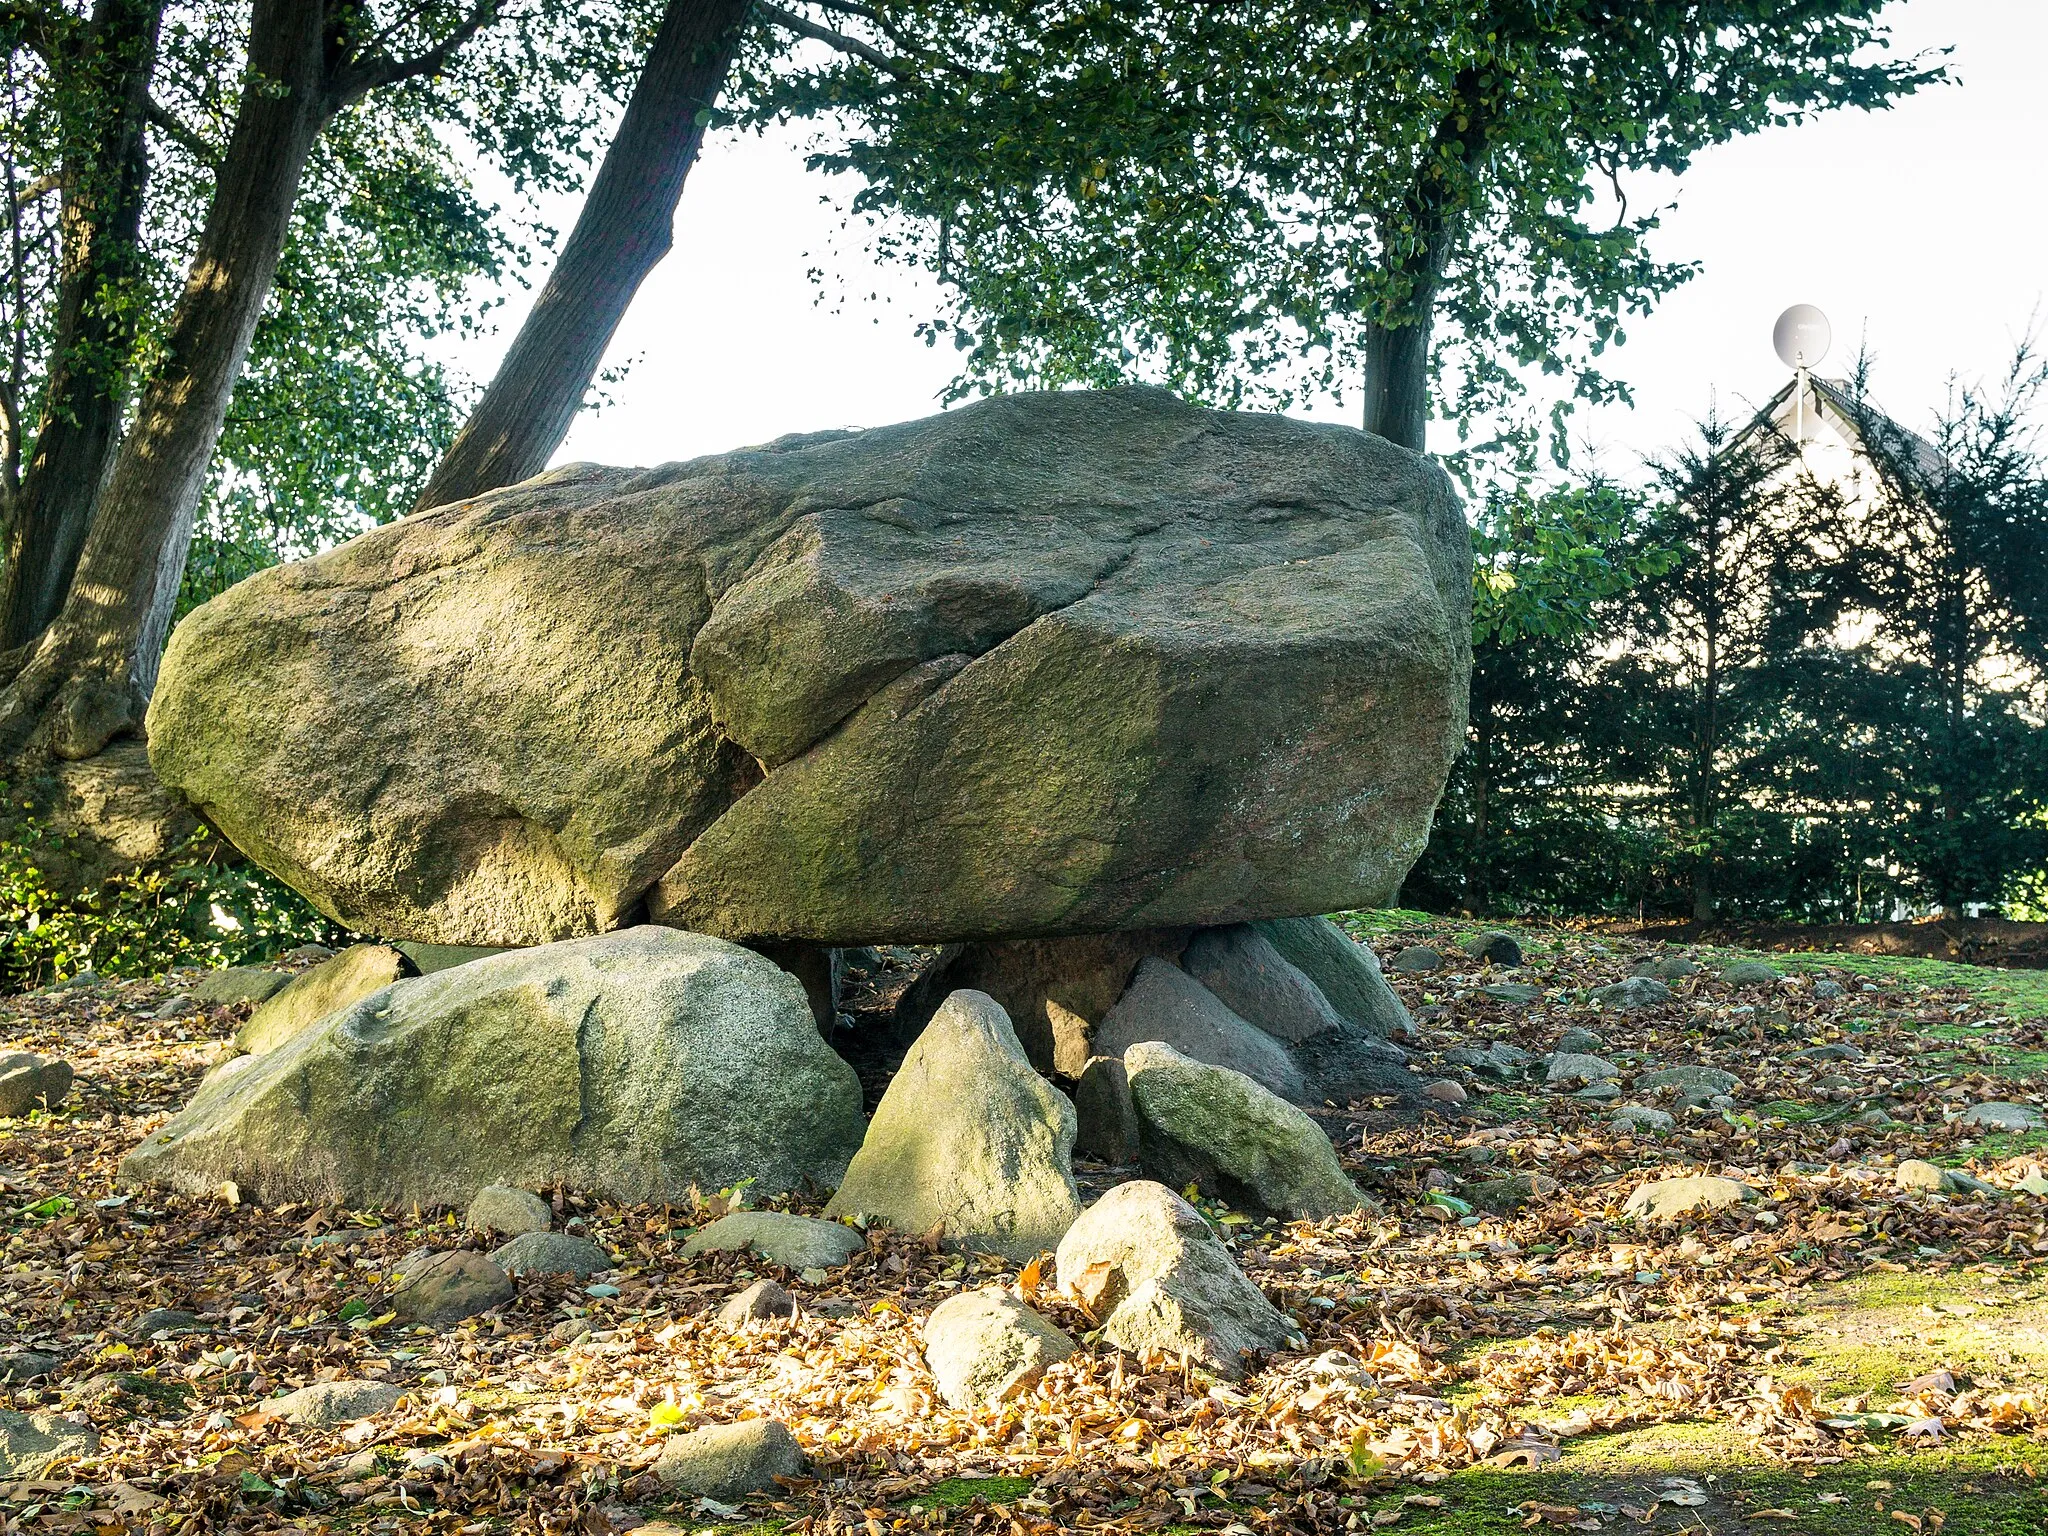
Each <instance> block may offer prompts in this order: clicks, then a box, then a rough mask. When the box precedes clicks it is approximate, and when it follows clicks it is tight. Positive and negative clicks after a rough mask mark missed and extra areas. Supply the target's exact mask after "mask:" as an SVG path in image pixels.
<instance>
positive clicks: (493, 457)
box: [418, 0, 748, 510]
mask: <svg viewBox="0 0 2048 1536" xmlns="http://www.w3.org/2000/svg"><path fill="white" fill-rule="evenodd" d="M747 8H748V0H670V3H669V6H668V9H667V11H666V13H665V14H664V15H663V16H662V20H661V27H660V30H659V31H657V32H656V33H655V37H654V45H653V47H652V49H651V50H650V51H649V52H648V55H647V63H646V66H645V67H644V68H643V69H642V70H641V73H640V80H639V83H638V84H636V85H635V86H634V88H633V98H632V100H631V101H630V102H628V103H627V106H626V113H625V116H624V118H622V119H621V120H620V123H619V131H618V136H617V137H616V138H615V139H613V140H612V146H611V148H610V150H609V151H607V152H606V154H605V157H604V164H603V165H602V166H601V167H599V169H598V173H597V176H596V178H595V179H594V180H593V181H592V182H591V185H590V195H589V197H588V198H587V199H586V200H585V201H584V204H583V211H582V213H581V214H580V215H579V216H578V218H577V220H576V227H575V229H574V230H572V231H571V232H570V235H569V239H568V242H567V243H566V244H565V245H564V246H563V247H562V256H561V259H560V260H559V261H558V262H556V263H555V270H554V271H553V272H552V273H550V274H549V276H548V280H547V285H546V286H545V287H544V288H542V289H541V293H540V297H539V298H538V299H537V300H536V301H535V303H534V306H533V312H532V313H531V314H529V315H528V316H527V317H526V323H525V324H524V325H522V326H521V327H520V328H519V335H518V337H517V338H516V339H515V340H514V341H513V343H512V347H511V350H510V351H509V352H507V353H506V354H505V361H504V363H503V365H502V366H500V368H499V369H498V374H497V377H496V378H494V379H493V380H492V381H491V387H490V388H489V389H488V390H487V391H485V393H484V397H483V399H482V400H481V401H480V402H478V404H477V408H476V410H475V412H474V413H473V414H472V415H471V416H470V418H469V420H468V422H467V423H466V424H464V426H463V428H462V431H461V432H460V433H459V434H458V435H457V436H456V439H455V442H454V443H453V444H452V445H451V446H450V447H449V449H448V453H447V455H446V457H444V458H443V459H442V460H441V462H440V464H439V465H438V466H437V467H436V468H435V470H434V473H433V477H432V478H431V479H430V480H429V481H428V482H427V488H426V489H425V490H424V491H423V492H421V494H420V498H419V503H418V506H419V508H420V509H422V510H423V509H425V508H427V507H438V506H444V505H446V504H447V503H449V502H452V501H461V500H463V499H464V498H465V497H469V496H476V495H480V494H481V493H483V492H485V491H489V490H495V489H496V488H497V487H499V486H501V485H514V484H517V483H518V482H519V481H521V480H525V479H527V478H529V477H530V476H533V475H536V474H539V473H540V471H541V470H543V469H545V468H546V467H547V462H548V459H549V458H550V457H552V456H553V454H554V451H555V450H556V449H557V448H559V447H561V445H562V439H563V438H564V437H566V436H568V434H569V426H570V423H572V422H573V421H574V420H575V419H576V413H577V411H579V410H580V409H582V406H583V397H584V395H585V393H586V392H587V391H588V390H589V388H590V381H591V380H592V379H593V378H594V377H596V374H597V369H598V364H599V363H600V362H602V361H603V359H604V354H605V349H606V348H607V347H608V346H610V345H611V339H612V335H613V333H614V332H615V331H616V330H617V329H618V326H619V322H620V320H622V319H623V318H624V317H625V313H626V310H627V307H628V306H629V305H631V304H632V302H633V296H634V295H635V294H636V293H638V292H639V289H640V284H641V283H642V281H644V280H645V278H646V276H647V274H648V273H649V272H651V271H652V270H653V269H654V266H655V264H656V263H657V262H659V261H660V260H661V258H662V257H664V256H666V255H667V254H668V252H669V249H670V247H671V246H672V245H673V244H674V241H675V232H674V224H675V211H676V203H677V200H678V199H680V198H681V196H682V193H683V182H684V179H685V178H686V177H688V175H689V174H690V167H691V166H692V165H693V164H695V162H696V159H697V151H698V149H699V147H700V146H701V145H702V144H703V142H704V126H705V123H706V121H707V119H708V117H709V114H710V109H711V106H712V104H713V103H714V102H715V101H716V100H717V98H718V93H719V91H720V90H721V89H722V88H723V86H724V84H725V77H726V73H727V71H728V70H729V69H730V68H731V65H732V57H733V53H734V50H735V49H736V48H737V46H738V43H739V38H740V31H741V27H742V24H743V23H744V22H745V20H746V14H747Z"/></svg>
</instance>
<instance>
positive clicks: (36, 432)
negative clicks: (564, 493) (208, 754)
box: [0, 0, 638, 803]
mask: <svg viewBox="0 0 2048 1536" xmlns="http://www.w3.org/2000/svg"><path fill="white" fill-rule="evenodd" d="M637 15H638V7H637V6H636V5H635V4H633V3H631V0H621V3H620V4H619V5H610V4H606V3H603V0H599V3H596V4H593V5H591V6H589V7H587V8H585V9H584V10H582V11H580V12H579V13H578V14H576V15H573V16H569V15H563V14H561V13H560V12H559V11H554V10H551V8H548V7H542V6H535V5H530V4H526V3H523V0H461V3H456V0H429V3H425V4H406V5H402V6H400V5H394V6H392V7H389V8H388V10H387V9H386V8H383V7H378V6H373V5H364V4H360V3H356V0H255V3H254V4H253V5H250V6H227V5H209V4H189V3H188V4H170V3H166V0H94V3H93V5H92V8H91V9H90V11H87V12H79V11H75V10H72V9H70V8H68V7H66V6H64V5H62V4H60V3H51V4H48V5H44V6H35V5H10V6H7V7H4V8H0V47H4V48H6V49H7V50H8V52H7V58H8V62H9V67H10V72H11V73H10V83H11V84H12V85H13V86H14V87H15V89H14V92H13V95H12V98H11V106H12V111H11V114H10V120H9V124H8V128H9V130H10V131H9V133H8V134H7V135H6V137H5V146H6V150H7V153H6V157H5V159H6V164H5V165H4V166H0V170H5V171H6V172H7V173H8V175H9V180H10V182H11V190H12V191H13V194H14V195H13V200H12V207H13V210H14V215H15V222H14V224H13V237H14V238H13V241H12V257H13V259H12V263H11V268H10V272H11V281H10V283H9V285H8V291H7V292H6V293H5V294H4V295H0V313H4V314H5V316H6V319H7V322H8V328H9V330H10V331H11V339H12V342H13V346H12V360H11V367H10V368H9V370H8V372H7V376H6V380H5V388H4V391H0V410H4V412H5V416H6V420H5V423H4V425H5V436H4V439H0V466H4V469H5V473H4V474H0V511H4V512H5V514H6V522H7V529H8V561H7V568H6V587H5V605H4V623H5V628H6V636H5V638H6V639H7V641H9V642H10V644H9V645H8V646H7V647H6V648H5V649H0V778H4V779H5V780H7V781H9V782H10V783H11V784H12V785H13V786H14V788H15V791H16V792H17V794H19V793H21V792H22V791H23V790H24V789H27V790H28V791H30V793H29V794H28V801H29V802H30V803H33V801H34V800H35V795H34V793H33V787H34V785H35V783H36V782H37V781H38V777H39V775H40V774H42V773H43V772H44V771H45V770H47V769H49V768H50V767H51V765H53V764H56V765H62V764H64V763H72V762H79V761H81V760H85V759H90V758H93V757H94V756H95V755H96V754H98V753H100V752H101V751H102V749H104V748H105V747H107V746H108V744H109V743H112V742H117V741H123V740H132V739H133V738H134V737H135V736H136V735H137V733H138V732H139V729H140V723H141V718H142V711H143V709H144V707H145V705H146V703H147V699H148V695H149V691H150V688H151V686H152V684H153V682H154V678H155V670H156V664H157V658H158V655H159V654H160V652H161V649H162V644H163V639H164V636H165V634H166V632H167V630H168V627H169V624H170V622H171V619H172V616H173V613H174V610H175V606H176V603H177V599H178V595H179V590H180V584H181V580H182V577H183V573H184V567H185V561H186V553H187V549H188V546H189V544H190V542H191V538H192V533H193V527H194V521H195V515H196V513H197V511H198V508H199V506H200V504H201V501H202V498H203V497H204V496H205V495H206V494H207V493H208V490H209V487H210V486H211V487H213V488H214V489H216V490H218V489H221V488H222V487H221V481H220V479H219V465H218V464H217V462H216V448H217V447H218V445H219V443H220V441H221V437H222V433H223V430H224V428H226V427H227V425H228V423H229V420H230V407H231V403H232V402H233V400H234V397H235V390H236V385H237V383H238V381H239V380H240V378H241V376H242V372H243V367H244V363H245V361H246V359H247V358H248V356H249V353H250V349H251V346H252V343H253V342H254V341H255V339H256V337H257V336H258V333H259V327H262V326H265V325H268V327H269V329H270V332H271V334H270V337H269V341H270V343H271V347H270V352H271V361H272V363H273V364H275V363H276V362H277V361H278V360H280V359H282V358H289V357H291V356H292V355H293V354H294V353H296V354H297V359H298V377H296V378H295V379H293V380H292V381H291V385H292V387H291V388H290V389H287V390H282V391H280V390H277V389H275V388H273V389H272V392H271V393H270V395H269V397H268V400H269V403H270V404H271V405H273V406H275V407H277V408H278V410H279V411H280V412H282V413H283V414H284V415H286V416H288V417H292V418H294V419H293V420H289V421H285V422H278V421H270V422H265V421H262V420H259V419H255V418H254V417H252V416H251V415H249V414H247V413H245V415H244V417H243V419H242V421H241V422H240V423H239V424H238V425H239V429H240V431H241V433H242V442H241V446H242V447H244V448H251V449H254V450H255V453H256V456H257V457H258V458H259V459H260V458H261V457H262V455H263V454H264V453H266V452H267V453H269V454H271V455H272V457H273V458H275V457H276V456H277V454H278V450H279V448H280V446H281V445H282V444H284V443H286V442H288V441H291V440H293V439H295V438H299V437H303V436H305V435H306V434H304V433H301V432H299V431H297V430H296V427H297V419H299V418H303V417H304V416H305V415H307V414H309V413H310V412H309V410H308V405H309V403H310V406H311V409H312V410H331V409H332V408H333V407H334V405H335V404H336V403H337V402H336V401H335V400H334V399H333V397H332V395H331V393H330V391H331V390H332V387H333V384H334V378H335V375H336V374H337V373H340V374H341V375H343V376H345V375H346V373H347V370H346V369H341V370H336V369H334V368H331V367H322V366H320V364H319V362H318V361H317V360H316V361H315V362H314V366H313V367H312V368H311V369H308V368H307V366H306V364H307V362H308V360H309V359H308V356H307V353H308V348H307V347H306V345H305V342H306V332H305V326H306V325H307V324H308V323H312V324H315V325H318V324H325V326H326V327H327V335H328V337H329V338H330V341H331V342H332V343H333V350H334V351H336V352H340V353H343V354H349V353H353V355H354V356H356V357H358V358H365V357H367V358H370V359H372V360H376V361H384V362H389V361H390V360H391V357H390V352H389V349H386V350H385V354H384V356H383V357H382V358H381V359H380V358H379V345H380V343H379V340H378V339H376V338H371V339H367V340H365V339H363V338H351V337H349V336H348V335H347V334H346V332H347V329H348V327H349V325H350V324H351V323H355V324H357V325H367V326H368V327H369V328H371V329H373V330H374V329H375V328H376V325H377V323H378V322H380V321H383V320H386V319H389V318H391V317H392V316H394V315H397V316H400V317H403V318H405V319H407V320H410V321H416V322H418V323H419V326H420V327H422V328H424V327H425V326H427V325H430V324H431V323H433V321H434V320H436V319H437V318H439V317H444V316H445V315H446V314H447V312H448V309H449V306H450V304H451V303H452V302H453V299H454V295H455V294H456V292H457V291H458V290H459V289H460V286H461V284H462V283H463V281H464V280H465V278H466V277H467V276H468V275H470V274H471V273H474V272H476V271H480V270H485V269H488V268H489V267H491V266H492V265H493V264H494V263H498V262H500V260H501V258H502V256H503V252H504V246H503V244H502V243H501V242H498V241H496V240H494V239H493V238H492V237H491V236H490V235H489V234H488V233H486V232H484V230H483V228H482V226H483V223H484V219H485V211H484V210H482V209H480V208H479V207H478V206H477V205H476V204H475V202H474V200H473V199H470V198H468V195H467V192H466V188H465V187H464V186H463V185H462V182H461V178H460V177H459V176H456V175H452V174H449V166H448V162H447V160H446V159H445V154H446V151H445V150H444V149H441V148H440V147H439V146H440V144H441V142H442V140H444V139H445V138H446V137H449V136H451V135H455V134H459V135H461V136H462V137H463V138H464V139H466V140H467V141H468V143H469V144H470V146H471V147H472V148H473V149H474V150H476V151H478V152H481V153H482V154H483V155H485V156H487V157H489V158H490V159H492V160H494V161H495V162H496V163H497V164H498V165H499V166H501V167H502V168H503V169H504V170H505V171H506V172H507V173H508V174H509V175H510V176H511V177H512V179H513V180H514V182H515V184H518V185H522V186H535V185H547V184H559V182H560V180H561V177H562V175H563V172H564V171H565V170H566V168H567V164H568V162H569V160H570V159H571V157H572V156H573V155H574V153H575V152H576V150H577V147H578V140H579V139H580V138H581V137H582V135H583V134H584V133H585V132H586V131H587V126H588V123H589V120H590V119H591V117H592V116H593V115H595V114H596V113H598V112H601V111H602V109H603V104H604V100H605V93H606V92H607V91H608V90H610V89H612V88H614V85H615V80H616V75H617V70H616V68H615V65H614V60H615V58H616V56H617V54H618V52H619V45H620V42H621V40H622V38H624V37H626V36H627V35H628V34H633V33H636V32H637V31H638V22H637ZM550 86H552V89H550V88H549V87H550ZM166 97H167V98H168V100H166V99H164V98H166ZM372 105H374V107H375V109H376V110H377V111H378V112H379V114H380V115H379V117H378V120H377V125H376V126H375V127H374V128H372V129H370V130H369V131H359V130H360V129H361V127H362V114H363V113H364V112H365V111H368V110H371V107H372ZM393 145H397V146H399V152H397V153H394V152H393V149H392V146H393ZM437 155H439V156H443V157H444V158H441V159H438V160H437V159H436V158H435V157H436V156H437ZM36 156H40V157H41V159H42V161H43V162H44V163H42V164H34V163H30V162H31V161H33V159H34V158H35V157H36ZM159 161H161V162H162V163H163V164H164V165H166V166H168V167H169V168H170V171H171V174H170V175H169V176H168V177H163V176H155V175H153V174H152V173H153V172H154V171H155V170H156V169H157V165H158V163H159ZM323 165H325V166H328V167H336V166H339V167H342V168H343V169H345V170H347V171H349V172H351V173H354V174H350V175H345V176H342V177H340V178H338V179H335V178H330V179H329V180H328V181H327V182H326V183H325V184H324V185H323V184H322V183H321V182H320V180H319V172H320V169H321V167H322V166H323ZM309 172H310V173H312V174H313V175H314V176H315V185H316V186H320V188H321V190H322V191H323V192H326V193H328V194H330V195H331V194H333V193H335V192H336V190H337V188H342V189H344V190H345V193H346V196H345V199H344V200H343V201H342V202H340V203H339V204H338V205H329V206H315V207H313V208H311V209H310V210H309V209H306V208H304V207H302V203H301V199H302V194H303V193H304V192H305V190H306V187H307V178H308V175H309ZM380 178H381V184H380ZM366 184H367V187H374V188H375V190H374V191H370V192H366ZM46 200H47V201H46ZM51 205H54V207H55V209H56V211H55V213H54V214H48V213H45V212H44V210H45V209H46V208H47V207H49V206H51ZM25 213H26V215H27V217H26V218H24V214H25ZM465 240H467V244H466V245H465V243H464V242H465ZM366 242H367V243H366ZM38 252H46V253H47V254H46V255H38ZM365 256H368V257H369V258H370V259H369V260H367V261H364V260H362V258H363V257H365ZM281 268H282V270H283V271H284V272H285V273H286V276H287V279H288V281H287V285H286V292H285V294H284V299H285V302H284V303H283V304H282V305H280V304H279V303H276V302H273V301H274V300H276V299H278V297H279V294H278V290H277V286H276V279H277V277H278V275H279V273H280V270H281ZM180 269H182V272H183V277H182V280H180V279H178V278H177V277H176V276H175V273H176V272H178V271H179V270H180ZM323 286H324V290H325V291H324V293H323V291H322V290H323ZM44 288H47V290H48V291H47V292H44V291H42V290H43V289H44ZM365 295H374V297H371V298H368V299H366V298H365ZM337 300H340V301H341V302H339V303H338V304H337V302H336V301H337ZM315 310H319V311H321V313H320V314H319V315H318V316H317V318H316V317H315V316H314V314H313V312H314V311H315ZM315 350H317V349H315ZM398 351H399V354H400V358H401V366H400V368H399V369H398V370H397V374H396V375H394V374H393V373H392V372H390V371H389V370H386V372H385V381H386V382H392V383H396V384H399V385H400V386H401V387H399V388H396V389H394V390H392V392H391V393H392V399H390V400H389V401H384V402H381V404H382V405H383V406H384V407H385V410H386V412H387V413H388V410H389V409H390V408H392V407H394V406H395V407H398V408H402V407H403V405H404V404H405V403H406V396H407V390H406V388H405V387H403V386H405V385H407V384H410V385H413V386H416V387H415V388H414V389H413V391H412V393H413V395H414V396H415V397H418V396H423V395H432V394H433V393H434V392H435V391H434V388H433V385H434V382H435V381H433V380H432V379H426V380H424V381H423V380H421V379H418V378H410V379H408V378H406V377H404V372H405V370H404V368H403V366H402V357H403V348H402V347H401V348H399V349H398ZM38 354H40V355H41V356H42V357H43V358H44V359H45V361H43V362H42V363H40V364H38V363H36V362H34V361H33V359H34V358H35V357H36V356H37V355H38ZM373 371H374V370H373ZM267 382H268V383H269V384H270V385H272V386H275V385H276V384H277V383H278V380H277V379H276V377H275V376H274V369H273V377H272V378H271V379H270V380H268V381H267ZM261 394H262V392H261V391H258V396H259V397H260V396H261ZM246 403H251V402H247V401H245V404H246ZM313 435H316V436H317V435H318V434H313ZM436 446H438V445H436ZM421 467H422V468H424V465H422V466H421ZM360 480H361V477H360V476H359V477H358V481H359V483H360ZM129 755H131V756H137V754H129ZM129 787H130V788H133V786H132V785H130V786H129Z"/></svg>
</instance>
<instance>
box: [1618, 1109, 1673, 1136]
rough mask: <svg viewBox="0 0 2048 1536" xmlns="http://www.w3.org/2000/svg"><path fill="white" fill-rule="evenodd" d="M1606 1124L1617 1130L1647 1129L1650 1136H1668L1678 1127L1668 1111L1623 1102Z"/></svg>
mask: <svg viewBox="0 0 2048 1536" xmlns="http://www.w3.org/2000/svg"><path fill="white" fill-rule="evenodd" d="M1608 1124H1610V1125H1612V1126H1613V1127H1614V1129H1616V1130H1617V1131H1647V1132H1648V1133H1649V1134H1650V1135H1652V1136H1668V1135H1670V1134H1671V1132H1673V1131H1675V1130H1677V1129H1678V1121H1677V1120H1676V1119H1674V1118H1673V1117H1672V1116H1671V1114H1670V1113H1668V1112H1667V1111H1665V1110H1661V1109H1656V1108H1653V1107H1652V1106H1650V1105H1648V1104H1624V1105H1622V1106H1621V1108H1619V1109H1617V1110H1616V1111H1615V1112H1614V1118H1613V1119H1612V1120H1610V1121H1609V1122H1608Z"/></svg>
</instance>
